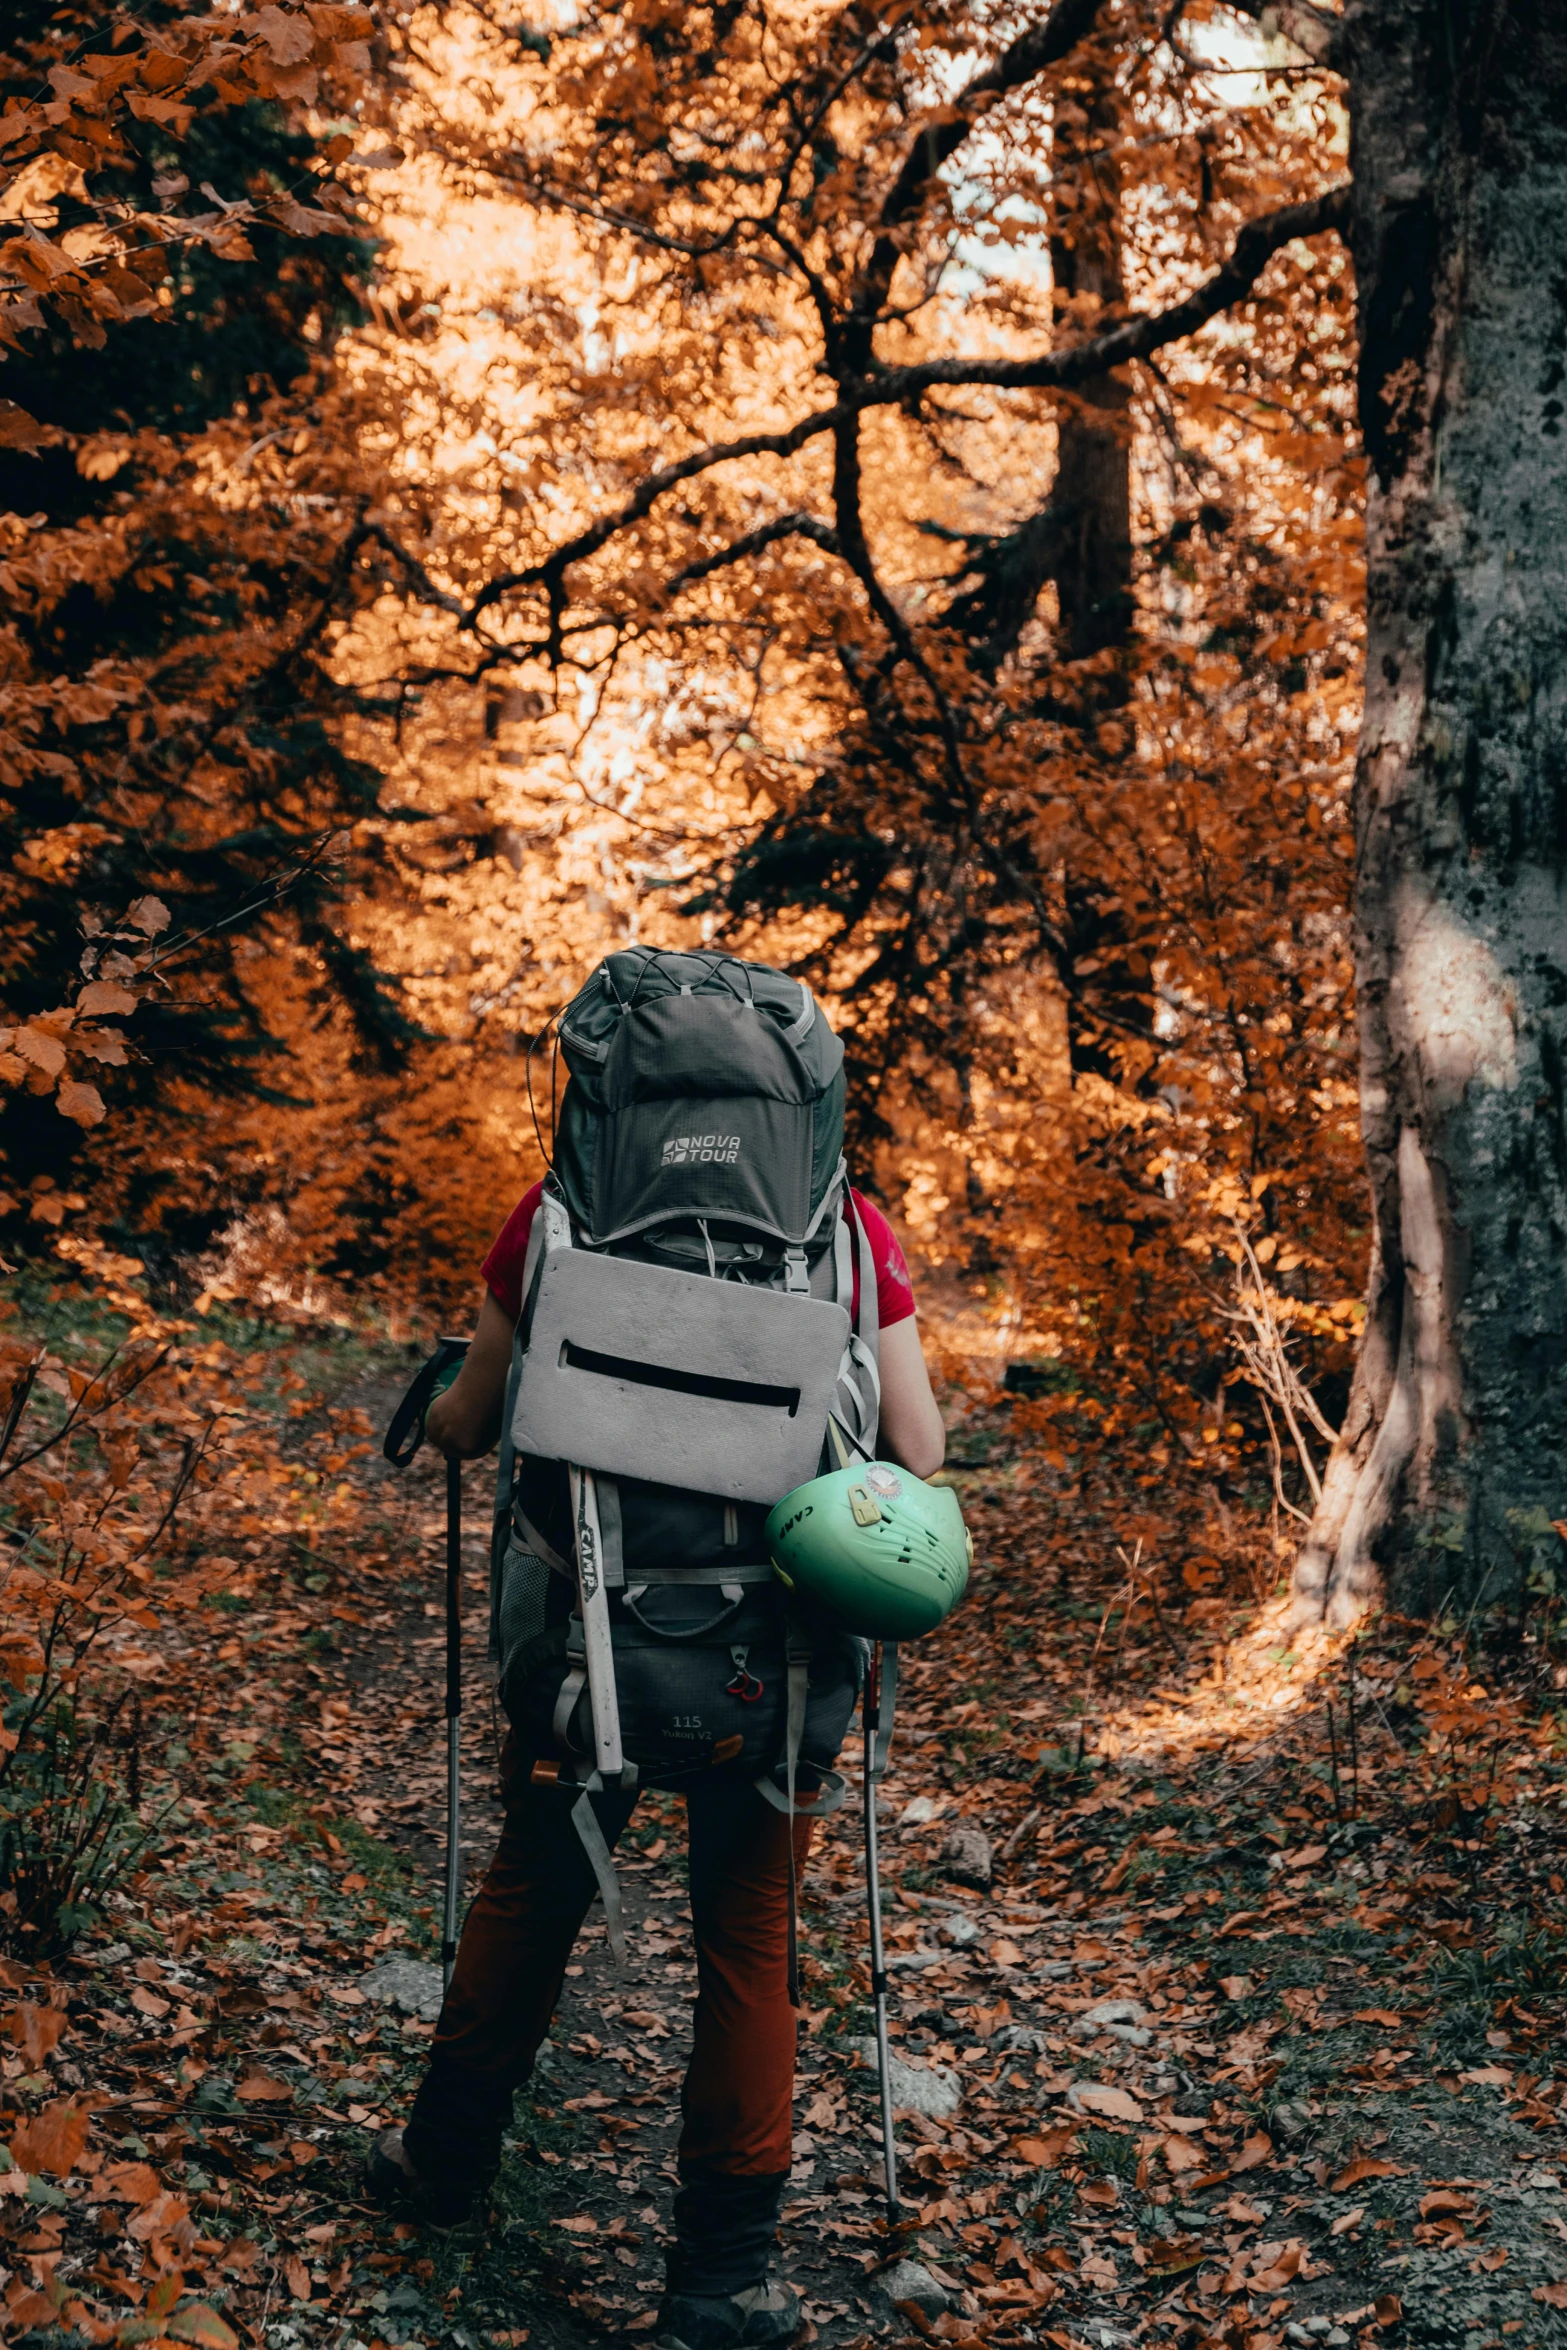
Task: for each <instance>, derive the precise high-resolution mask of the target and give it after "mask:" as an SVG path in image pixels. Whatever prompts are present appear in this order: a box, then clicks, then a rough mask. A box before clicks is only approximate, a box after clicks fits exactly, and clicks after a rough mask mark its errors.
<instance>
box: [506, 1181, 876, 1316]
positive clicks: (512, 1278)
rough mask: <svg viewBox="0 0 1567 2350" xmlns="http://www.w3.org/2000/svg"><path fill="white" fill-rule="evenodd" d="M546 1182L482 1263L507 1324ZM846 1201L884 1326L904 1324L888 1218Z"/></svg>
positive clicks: (517, 1308) (860, 1202)
mask: <svg viewBox="0 0 1567 2350" xmlns="http://www.w3.org/2000/svg"><path fill="white" fill-rule="evenodd" d="M543 1193H544V1185H543V1184H542V1182H541V1183H535V1184H533V1185H531V1186H530V1188H529V1189H528V1190H527V1191H525V1192H524V1193H523V1195H522V1197H521V1199H520V1200H519V1201H518V1202H517V1205H516V1206H515V1207H514V1208H513V1209H512V1212H511V1214H510V1215H509V1216H508V1217H507V1219H506V1221H505V1223H504V1224H503V1225H502V1226H501V1228H500V1231H499V1232H498V1233H497V1234H496V1236H495V1242H494V1245H493V1247H492V1248H491V1250H490V1253H489V1255H488V1256H487V1257H486V1258H485V1260H484V1264H483V1267H482V1268H481V1269H482V1271H483V1274H484V1278H485V1281H486V1283H487V1284H488V1286H489V1292H490V1295H491V1297H493V1298H494V1300H495V1302H496V1304H497V1305H498V1306H499V1307H500V1309H501V1311H502V1313H503V1314H504V1315H505V1316H506V1318H507V1320H508V1321H509V1322H515V1321H516V1319H517V1317H518V1315H519V1314H520V1313H521V1312H522V1268H523V1260H524V1259H525V1257H526V1256H527V1253H528V1235H529V1233H530V1232H531V1231H532V1230H533V1218H534V1215H535V1213H536V1212H537V1209H538V1205H539V1201H540V1199H541V1198H542V1197H543ZM849 1201H850V1205H851V1208H852V1210H853V1213H854V1214H855V1216H856V1217H857V1218H858V1219H859V1221H860V1223H861V1225H862V1226H863V1227H864V1231H865V1237H866V1239H867V1240H868V1241H869V1242H870V1249H871V1262H872V1263H873V1264H874V1265H875V1267H876V1309H877V1313H878V1315H879V1317H880V1321H881V1327H882V1329H883V1330H886V1329H890V1327H891V1326H892V1324H893V1323H894V1322H906V1321H907V1320H908V1318H909V1316H910V1315H911V1314H912V1313H913V1311H914V1284H913V1282H912V1281H911V1280H910V1279H909V1268H908V1263H907V1261H906V1259H905V1257H904V1254H903V1251H902V1249H901V1248H900V1247H899V1245H898V1236H897V1234H896V1233H895V1232H894V1231H893V1229H892V1226H891V1225H890V1224H889V1223H888V1221H887V1219H886V1217H885V1216H884V1215H883V1214H882V1212H881V1210H880V1208H878V1207H877V1206H876V1205H875V1204H874V1202H873V1201H871V1200H868V1199H867V1198H866V1197H865V1195H864V1193H863V1192H858V1191H851V1192H850V1194H849ZM850 1310H851V1312H852V1313H853V1315H854V1317H855V1319H856V1320H858V1318H859V1311H860V1260H859V1251H858V1249H856V1251H855V1254H854V1302H853V1305H852V1307H851V1309H850Z"/></svg>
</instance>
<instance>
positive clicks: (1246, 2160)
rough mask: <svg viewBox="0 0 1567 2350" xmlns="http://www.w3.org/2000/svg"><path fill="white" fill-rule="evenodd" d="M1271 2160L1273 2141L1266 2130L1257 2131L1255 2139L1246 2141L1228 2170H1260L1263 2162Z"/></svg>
mask: <svg viewBox="0 0 1567 2350" xmlns="http://www.w3.org/2000/svg"><path fill="white" fill-rule="evenodd" d="M1272 2160H1273V2140H1272V2139H1271V2138H1270V2137H1269V2136H1268V2133H1267V2131H1266V2130H1259V2131H1258V2132H1257V2134H1256V2136H1255V2137H1252V2138H1248V2139H1247V2141H1246V2143H1245V2145H1244V2146H1243V2147H1242V2148H1241V2150H1240V2152H1239V2154H1237V2155H1236V2157H1235V2160H1234V2161H1233V2162H1232V2163H1231V2164H1230V2168H1231V2170H1232V2171H1243V2170H1260V2169H1261V2167H1262V2165H1263V2164H1264V2163H1265V2162H1271V2161H1272Z"/></svg>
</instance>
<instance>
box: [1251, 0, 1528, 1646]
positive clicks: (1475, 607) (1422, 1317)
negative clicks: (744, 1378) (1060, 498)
mask: <svg viewBox="0 0 1567 2350" xmlns="http://www.w3.org/2000/svg"><path fill="white" fill-rule="evenodd" d="M1336 51H1337V56H1338V58H1339V60H1340V61H1341V62H1342V64H1343V67H1344V70H1345V71H1346V72H1347V74H1348V77H1349V86H1350V93H1351V116H1352V126H1353V127H1352V148H1353V154H1352V161H1353V168H1354V179H1355V196H1354V209H1355V227H1354V249H1355V264H1356V269H1357V272H1358V278H1359V304H1360V332H1361V385H1360V404H1361V415H1362V421H1363V426H1364V431H1365V438H1366V449H1367V456H1368V461H1369V482H1368V511H1367V554H1368V613H1369V629H1368V642H1367V662H1366V672H1367V676H1366V711H1365V723H1364V732H1363V735H1362V741H1361V748H1360V757H1359V765H1358V770H1357V777H1356V786H1355V790H1356V843H1357V882H1356V926H1357V942H1356V944H1357V961H1358V972H1359V1001H1360V1021H1361V1082H1362V1116H1363V1124H1364V1133H1365V1148H1366V1157H1367V1164H1368V1169H1369V1173H1370V1181H1371V1192H1372V1205H1373V1211H1374V1244H1373V1256H1372V1269H1371V1280H1370V1291H1369V1298H1368V1310H1367V1318H1366V1328H1365V1336H1364V1340H1363V1343H1362V1347H1361V1351H1360V1357H1359V1362H1358V1366H1357V1370H1356V1375H1355V1380H1354V1384H1353V1389H1352V1393H1351V1397H1350V1403H1349V1409H1348V1413H1347V1416H1346V1421H1345V1425H1344V1429H1343V1432H1342V1436H1341V1440H1340V1443H1339V1445H1338V1447H1337V1448H1336V1451H1335V1454H1334V1457H1333V1460H1332V1462H1331V1464H1330V1467H1329V1471H1328V1475H1327V1478H1326V1481H1325V1486H1324V1492H1323V1498H1322V1504H1321V1508H1320V1509H1319V1511H1318V1513H1317V1517H1316V1521H1315V1523H1314V1525H1313V1527H1312V1528H1311V1531H1310V1534H1309V1537H1308V1539H1307V1541H1306V1543H1305V1545H1304V1547H1303V1549H1302V1552H1301V1555H1300V1558H1299V1561H1298V1564H1297V1569H1296V1585H1295V1587H1296V1596H1297V1603H1298V1608H1299V1612H1300V1613H1301V1615H1302V1616H1304V1617H1311V1618H1317V1619H1321V1618H1326V1619H1327V1620H1328V1621H1329V1622H1335V1623H1338V1622H1344V1621H1347V1620H1349V1619H1350V1618H1351V1617H1352V1616H1353V1615H1354V1614H1355V1613H1356V1612H1358V1611H1359V1610H1360V1609H1361V1608H1362V1607H1364V1606H1365V1605H1366V1604H1367V1603H1368V1601H1370V1600H1371V1599H1373V1598H1375V1597H1377V1596H1379V1595H1382V1594H1385V1595H1386V1596H1387V1597H1389V1598H1390V1599H1391V1600H1392V1601H1393V1602H1394V1603H1395V1604H1400V1605H1403V1606H1406V1607H1410V1608H1413V1609H1417V1610H1419V1611H1420V1612H1430V1611H1433V1610H1439V1609H1440V1608H1441V1607H1442V1605H1443V1603H1444V1600H1445V1599H1447V1598H1448V1597H1449V1596H1451V1597H1453V1598H1462V1599H1463V1600H1464V1601H1465V1602H1466V1603H1467V1602H1472V1601H1473V1600H1475V1599H1476V1598H1477V1597H1479V1596H1481V1595H1483V1596H1484V1598H1485V1599H1486V1601H1487V1602H1489V1601H1490V1600H1491V1599H1493V1598H1498V1597H1502V1596H1511V1597H1513V1598H1514V1599H1515V1600H1516V1599H1518V1598H1519V1597H1520V1595H1521V1594H1522V1592H1523V1591H1525V1590H1527V1588H1528V1587H1529V1584H1530V1581H1531V1578H1536V1579H1537V1578H1538V1576H1539V1575H1540V1574H1541V1573H1542V1572H1549V1570H1550V1567H1551V1565H1552V1564H1553V1562H1554V1560H1555V1559H1556V1558H1557V1557H1559V1556H1560V1555H1561V1553H1560V1543H1559V1541H1558V1538H1557V1537H1556V1535H1555V1534H1554V1533H1553V1532H1552V1531H1551V1527H1550V1521H1551V1519H1552V1518H1553V1517H1561V1516H1567V1100H1564V1068H1567V432H1564V429H1563V425H1564V408H1563V403H1564V398H1567V387H1564V368H1567V231H1564V227H1563V223H1564V221H1567V9H1563V7H1562V6H1561V0H1349V5H1348V7H1347V8H1346V11H1345V16H1344V21H1343V30H1342V34H1341V35H1340V37H1339V40H1338V42H1337V43H1336Z"/></svg>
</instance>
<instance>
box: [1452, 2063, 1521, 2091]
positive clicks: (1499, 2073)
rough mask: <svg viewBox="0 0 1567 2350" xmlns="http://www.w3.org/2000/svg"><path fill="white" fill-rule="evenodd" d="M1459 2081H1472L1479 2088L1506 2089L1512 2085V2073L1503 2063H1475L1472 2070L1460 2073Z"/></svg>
mask: <svg viewBox="0 0 1567 2350" xmlns="http://www.w3.org/2000/svg"><path fill="white" fill-rule="evenodd" d="M1458 2078H1459V2079H1460V2080H1461V2081H1473V2082H1474V2084H1475V2086H1476V2087H1477V2088H1480V2089H1507V2088H1510V2087H1511V2085H1512V2078H1513V2076H1512V2074H1511V2073H1510V2072H1509V2071H1508V2069H1507V2067H1506V2065H1503V2064H1477V2065H1476V2066H1475V2067H1474V2069H1473V2071H1472V2072H1467V2073H1460V2074H1459V2076H1458Z"/></svg>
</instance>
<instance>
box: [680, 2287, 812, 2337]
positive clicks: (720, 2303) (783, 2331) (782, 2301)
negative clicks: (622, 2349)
mask: <svg viewBox="0 0 1567 2350" xmlns="http://www.w3.org/2000/svg"><path fill="white" fill-rule="evenodd" d="M802 2314H803V2312H802V2311H801V2308H800V2296H799V2294H798V2293H797V2292H796V2291H795V2289H794V2287H793V2286H792V2285H783V2284H780V2283H779V2282H778V2280H777V2278H776V2277H764V2278H763V2279H762V2282H761V2283H760V2284H759V2285H748V2286H747V2287H746V2289H745V2291H744V2292H743V2293H666V2294H665V2295H664V2298H663V2301H662V2303H661V2304H660V2306H659V2312H658V2331H657V2333H656V2334H655V2335H654V2337H653V2350H741V2345H742V2344H743V2345H744V2350H782V2345H783V2344H784V2343H785V2342H790V2341H792V2340H793V2339H794V2337H795V2335H796V2333H798V2331H799V2328H800V2320H801V2316H802Z"/></svg>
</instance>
